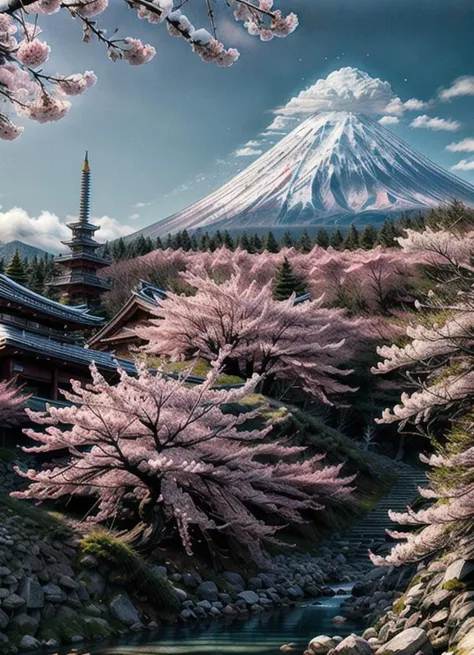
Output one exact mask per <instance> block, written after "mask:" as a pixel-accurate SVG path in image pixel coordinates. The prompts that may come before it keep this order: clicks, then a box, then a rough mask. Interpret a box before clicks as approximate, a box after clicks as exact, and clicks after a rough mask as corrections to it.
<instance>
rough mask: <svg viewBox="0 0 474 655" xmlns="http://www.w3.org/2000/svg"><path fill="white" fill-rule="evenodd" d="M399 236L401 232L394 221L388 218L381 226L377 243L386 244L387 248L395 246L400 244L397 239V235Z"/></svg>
mask: <svg viewBox="0 0 474 655" xmlns="http://www.w3.org/2000/svg"><path fill="white" fill-rule="evenodd" d="M397 236H399V234H398V233H397V230H396V229H395V226H394V224H393V222H392V221H391V220H390V219H388V218H387V219H386V220H385V222H384V224H383V225H382V227H381V228H380V231H379V235H378V238H377V245H380V246H384V247H385V248H395V247H396V246H397V245H398V243H397V242H396V241H395V237H397Z"/></svg>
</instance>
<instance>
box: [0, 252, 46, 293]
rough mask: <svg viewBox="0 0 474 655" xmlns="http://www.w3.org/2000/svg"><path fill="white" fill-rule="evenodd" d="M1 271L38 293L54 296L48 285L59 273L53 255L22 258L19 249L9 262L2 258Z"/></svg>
mask: <svg viewBox="0 0 474 655" xmlns="http://www.w3.org/2000/svg"><path fill="white" fill-rule="evenodd" d="M0 273H5V275H7V276H8V277H9V278H11V279H12V280H14V281H15V282H18V283H19V284H22V285H23V286H25V287H28V289H31V290H32V291H36V293H40V294H42V295H46V296H48V297H50V298H52V297H54V293H53V295H52V294H51V290H50V288H49V287H47V283H48V282H50V281H51V280H52V279H53V278H54V277H55V275H57V270H56V266H55V264H54V260H53V258H52V257H48V256H46V257H37V256H36V255H35V256H34V257H32V258H31V259H28V258H27V257H25V258H23V259H22V258H21V256H20V253H19V252H18V250H15V252H14V253H13V256H12V258H11V259H10V261H9V262H8V263H5V260H4V259H0Z"/></svg>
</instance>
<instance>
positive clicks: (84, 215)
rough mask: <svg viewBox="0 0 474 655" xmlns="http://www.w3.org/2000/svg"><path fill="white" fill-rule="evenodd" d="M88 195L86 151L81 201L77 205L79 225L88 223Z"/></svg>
mask: <svg viewBox="0 0 474 655" xmlns="http://www.w3.org/2000/svg"><path fill="white" fill-rule="evenodd" d="M90 195H91V169H90V165H89V153H88V151H87V150H86V156H85V157H84V163H83V165H82V180H81V201H80V205H79V220H80V221H81V223H89V209H90Z"/></svg>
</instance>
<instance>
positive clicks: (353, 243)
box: [343, 225, 359, 250]
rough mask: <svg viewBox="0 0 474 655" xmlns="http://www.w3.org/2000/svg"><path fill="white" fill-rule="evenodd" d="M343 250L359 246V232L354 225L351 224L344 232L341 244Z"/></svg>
mask: <svg viewBox="0 0 474 655" xmlns="http://www.w3.org/2000/svg"><path fill="white" fill-rule="evenodd" d="M343 247H344V250H357V248H358V247H359V233H358V232H357V229H356V227H355V226H354V225H351V226H350V228H349V232H348V233H347V234H346V238H345V239H344V244H343Z"/></svg>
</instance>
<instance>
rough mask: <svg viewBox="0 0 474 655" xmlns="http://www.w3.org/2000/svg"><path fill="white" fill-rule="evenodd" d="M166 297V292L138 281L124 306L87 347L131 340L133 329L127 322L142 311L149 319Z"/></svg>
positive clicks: (91, 339) (93, 337) (94, 336)
mask: <svg viewBox="0 0 474 655" xmlns="http://www.w3.org/2000/svg"><path fill="white" fill-rule="evenodd" d="M166 297H167V294H166V291H163V289H159V288H158V287H155V286H154V285H153V284H150V283H149V282H144V281H143V280H140V282H139V284H138V285H137V286H136V287H135V289H134V290H133V291H132V295H131V296H130V298H129V299H128V300H127V302H126V303H125V305H124V306H123V307H122V308H121V309H120V310H119V311H118V312H117V313H116V314H115V316H113V317H112V318H111V319H110V321H109V322H108V323H107V324H106V325H104V327H102V328H101V329H100V330H99V331H98V332H96V333H95V334H94V335H93V336H92V337H91V338H90V339H89V341H88V345H89V346H91V347H95V346H100V344H101V343H107V342H111V341H120V340H122V339H130V338H132V339H133V337H134V329H133V328H128V327H127V322H128V321H130V320H132V318H133V316H134V315H135V314H136V312H137V311H138V310H142V311H143V312H144V313H145V314H146V315H148V316H150V318H151V317H152V314H153V310H154V309H155V308H156V307H158V306H159V305H160V304H161V302H162V301H163V300H166Z"/></svg>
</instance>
